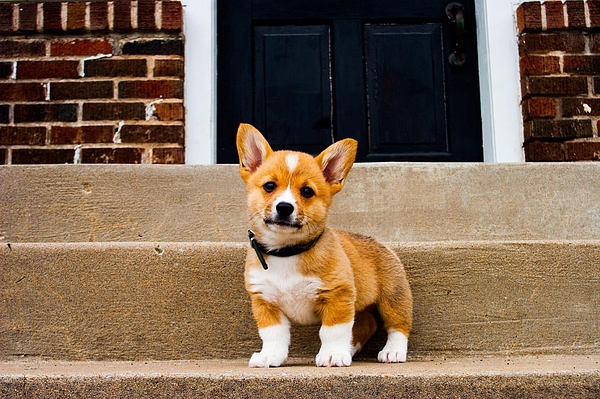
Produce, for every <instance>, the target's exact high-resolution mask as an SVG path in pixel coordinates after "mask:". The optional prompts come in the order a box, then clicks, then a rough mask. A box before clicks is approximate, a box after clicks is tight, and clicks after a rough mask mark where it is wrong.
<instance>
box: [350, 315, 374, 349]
mask: <svg viewBox="0 0 600 399" xmlns="http://www.w3.org/2000/svg"><path fill="white" fill-rule="evenodd" d="M376 330H377V322H376V321H375V317H374V316H373V309H372V308H367V309H365V310H363V311H361V312H358V313H356V316H354V326H353V327H352V356H354V355H355V354H357V353H358V352H360V351H361V349H362V348H363V347H364V346H365V344H366V343H367V341H368V340H369V338H371V337H372V336H373V334H375V331H376Z"/></svg>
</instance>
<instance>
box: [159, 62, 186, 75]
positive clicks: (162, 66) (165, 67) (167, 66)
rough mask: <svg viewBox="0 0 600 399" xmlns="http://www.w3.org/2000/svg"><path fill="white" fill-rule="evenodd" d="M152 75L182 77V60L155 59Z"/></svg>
mask: <svg viewBox="0 0 600 399" xmlns="http://www.w3.org/2000/svg"><path fill="white" fill-rule="evenodd" d="M154 76H175V77H178V78H183V77H184V64H183V60H156V61H155V62H154Z"/></svg>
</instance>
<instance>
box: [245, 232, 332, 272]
mask: <svg viewBox="0 0 600 399" xmlns="http://www.w3.org/2000/svg"><path fill="white" fill-rule="evenodd" d="M324 231H325V230H323V231H322V232H321V234H319V235H318V236H317V238H315V239H314V240H312V241H311V242H309V243H307V244H303V245H293V246H291V247H283V248H278V249H267V248H266V247H265V246H264V245H263V244H261V243H259V242H258V241H256V238H254V237H255V234H254V232H253V231H252V230H248V238H249V239H250V245H252V248H254V252H256V256H258V260H259V261H260V263H261V265H262V267H263V269H265V270H267V269H268V268H269V266H268V265H267V262H266V261H265V258H264V257H263V255H262V254H263V253H265V254H267V255H271V256H278V257H281V258H287V257H289V256H294V255H298V254H301V253H302V252H304V251H308V250H309V249H311V248H312V247H313V246H314V245H315V244H316V243H317V241H319V238H321V236H322V235H323V232H324Z"/></svg>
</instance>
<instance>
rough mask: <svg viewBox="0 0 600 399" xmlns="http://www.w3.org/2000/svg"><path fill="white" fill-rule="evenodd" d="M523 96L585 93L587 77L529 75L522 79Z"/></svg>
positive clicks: (586, 90)
mask: <svg viewBox="0 0 600 399" xmlns="http://www.w3.org/2000/svg"><path fill="white" fill-rule="evenodd" d="M522 85H523V97H526V96H527V95H541V96H543V95H548V96H574V95H578V94H587V93H588V86H587V78H585V77H582V76H580V77H577V76H575V77H572V76H553V77H549V76H529V77H526V78H525V79H523V80H522Z"/></svg>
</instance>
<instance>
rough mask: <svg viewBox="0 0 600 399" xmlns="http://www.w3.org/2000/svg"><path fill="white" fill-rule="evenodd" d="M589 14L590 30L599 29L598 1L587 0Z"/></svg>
mask: <svg viewBox="0 0 600 399" xmlns="http://www.w3.org/2000/svg"><path fill="white" fill-rule="evenodd" d="M587 5H588V10H589V14H590V28H592V29H597V28H600V0H587Z"/></svg>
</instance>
